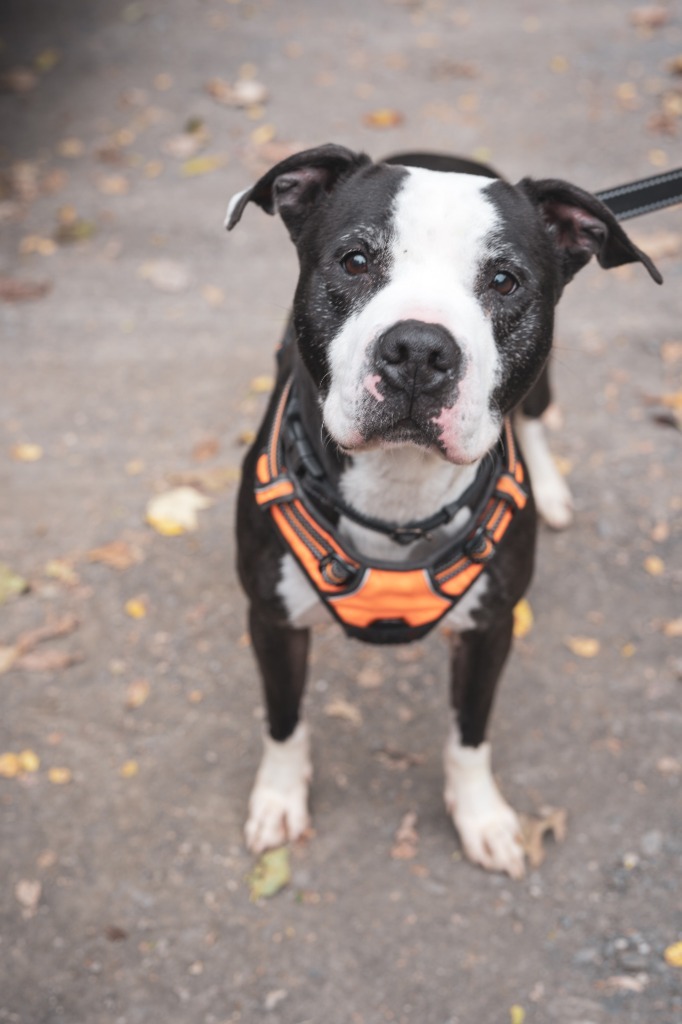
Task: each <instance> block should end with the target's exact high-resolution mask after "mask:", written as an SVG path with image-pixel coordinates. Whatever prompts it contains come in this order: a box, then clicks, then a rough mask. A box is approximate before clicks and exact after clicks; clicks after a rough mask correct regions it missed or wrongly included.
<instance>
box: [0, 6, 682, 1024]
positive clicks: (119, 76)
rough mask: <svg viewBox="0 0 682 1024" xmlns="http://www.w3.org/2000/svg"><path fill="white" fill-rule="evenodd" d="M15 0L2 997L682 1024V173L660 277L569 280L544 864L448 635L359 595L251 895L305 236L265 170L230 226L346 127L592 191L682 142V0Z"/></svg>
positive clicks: (7, 323) (36, 1013) (124, 1018)
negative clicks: (516, 858) (253, 463)
mask: <svg viewBox="0 0 682 1024" xmlns="http://www.w3.org/2000/svg"><path fill="white" fill-rule="evenodd" d="M0 19H1V21H2V25H1V27H0V41H1V43H2V49H1V50H0V62H1V65H2V69H3V70H2V83H3V92H2V94H0V119H1V121H0V124H1V127H0V160H1V172H0V216H1V218H2V220H1V227H2V251H1V254H0V296H1V298H2V301H0V322H1V324H2V340H1V342H0V345H1V348H0V352H1V363H0V562H2V563H4V564H5V565H6V566H8V567H9V568H10V569H11V571H12V574H13V578H14V577H16V576H19V577H21V578H23V579H24V580H25V581H26V583H27V586H28V589H25V590H24V592H23V593H21V594H19V595H15V596H8V597H7V599H6V600H5V601H4V603H2V604H1V605H0V673H1V675H0V687H1V689H0V699H1V700H2V708H3V712H2V720H1V721H0V830H1V835H2V844H1V848H0V864H1V872H2V873H1V875H0V877H1V878H2V886H1V887H0V914H1V925H0V1021H8V1022H21V1024H48V1022H49V1024H157V1022H158V1024H161V1022H163V1024H176V1022H178V1024H179V1022H183V1024H184V1022H192V1024H228V1022H236V1021H242V1022H249V1024H250V1022H253V1021H261V1020H262V1021H270V1022H272V1024H308V1022H310V1024H320V1022H325V1024H378V1022H384V1021H395V1022H401V1024H402V1022H410V1024H412V1022H419V1024H474V1022H475V1024H521V1022H525V1024H545V1022H557V1024H679V1022H680V1021H682V969H680V967H679V964H678V966H675V963H676V954H675V950H676V949H678V953H679V947H676V945H675V944H676V943H679V942H680V940H682V898H681V895H680V891H681V890H680V870H681V868H682V811H681V806H680V780H681V778H682V756H681V754H680V750H681V749H682V735H681V734H682V714H681V712H680V686H681V678H682V651H681V650H680V638H679V634H680V619H679V616H680V614H681V613H682V602H681V601H680V591H681V583H682V566H681V564H680V557H679V542H680V533H681V529H682V522H681V521H682V492H681V490H680V429H679V426H680V420H679V408H680V405H679V395H680V388H681V387H682V383H681V380H680V378H681V371H682V334H681V332H680V323H681V322H682V318H681V316H680V314H681V312H682V309H681V307H682V287H681V285H682V259H681V257H682V210H680V209H675V210H669V211H666V212H661V213H657V214H651V215H647V216H645V217H641V218H639V219H638V220H636V221H632V222H631V228H632V233H633V236H635V237H636V238H637V241H638V242H639V244H641V245H642V246H643V247H644V248H645V249H647V251H649V252H650V253H651V255H652V256H654V258H655V259H656V261H657V262H658V264H659V266H660V269H661V271H662V273H663V275H664V277H665V284H664V286H663V287H662V288H657V287H656V285H654V284H653V283H652V282H651V281H650V280H649V278H648V276H647V275H646V273H645V272H644V270H643V269H642V268H640V267H628V268H624V269H622V270H618V271H612V272H609V273H606V272H604V271H602V270H600V269H599V267H596V266H594V267H593V266H590V267H588V268H587V269H586V270H584V271H583V272H582V273H581V275H580V277H579V278H578V279H577V280H576V281H575V282H574V283H573V284H571V286H570V287H569V289H568V290H567V292H566V295H565V297H564V299H563V300H562V304H561V307H560V315H559V325H558V332H557V338H556V347H555V354H554V379H555V388H556V393H557V397H558V401H559V404H560V407H561V410H562V418H563V425H562V426H561V429H560V430H558V431H556V432H555V433H554V434H553V436H552V445H553V448H554V450H555V452H556V454H557V456H558V458H559V460H560V465H561V467H562V470H563V471H564V472H566V473H567V474H568V478H569V481H570V485H571V487H572V489H573V492H574V495H575V500H576V520H575V524H574V525H573V527H572V528H571V529H570V530H568V531H566V532H564V533H552V532H550V531H549V530H547V529H543V530H542V532H541V536H540V544H539V556H538V568H537V572H536V577H535V581H534V584H533V587H532V590H531V592H530V594H529V601H530V605H531V608H532V611H533V616H534V624H533V627H532V629H531V631H530V632H529V633H527V635H526V636H525V637H523V638H521V639H519V640H518V641H517V643H516V646H515V651H514V654H513V656H512V659H511V661H510V663H509V666H508V668H507V671H506V673H505V679H504V681H503V684H502V687H501V692H500V696H499V700H498V702H497V708H496V713H495V716H494V721H493V725H492V740H493V750H494V764H495V769H496V772H497V774H498V776H499V778H500V782H501V786H502V788H503V790H504V792H505V794H506V795H507V797H508V799H509V800H510V802H511V803H512V804H513V805H514V806H515V807H516V808H517V809H518V810H520V811H523V812H525V813H527V814H531V815H536V816H542V814H543V813H544V812H543V809H544V808H547V807H551V808H554V809H561V810H565V811H566V814H567V822H568V827H567V834H566V837H565V839H564V841H563V842H561V843H555V842H553V841H551V839H550V840H549V841H548V842H547V843H546V846H545V853H546V857H545V860H544V862H543V863H542V864H541V865H539V866H538V867H533V868H531V869H530V870H529V872H528V874H527V877H526V878H525V879H524V880H523V881H522V882H518V883H514V882H511V881H510V880H508V879H507V878H505V877H501V876H497V875H490V874H486V873H484V872H483V871H481V870H478V869H476V868H474V867H472V866H471V865H470V864H468V863H467V862H466V861H464V860H463V859H462V856H461V853H460V849H459V845H458V841H457V838H456V836H455V834H454V831H453V828H452V826H451V824H450V823H449V821H448V819H447V816H446V814H445V811H444V808H443V804H442V796H441V790H442V780H441V747H442V743H443V740H444V738H445V732H446V715H445V708H446V706H447V679H446V657H445V643H444V641H443V639H442V638H441V637H439V636H438V635H436V636H434V637H433V638H431V639H429V640H428V641H425V642H423V643H421V644H419V645H416V646H415V647H410V648H396V649H394V650H376V649H373V648H369V647H363V646H361V645H359V644H349V643H348V642H347V641H344V640H342V639H341V638H340V636H339V635H338V634H337V633H336V632H335V631H334V630H333V629H331V628H330V629H327V630H323V631H320V632H318V633H317V634H316V636H315V643H314V653H313V660H312V664H311V672H310V686H309V696H308V701H307V716H308V719H309V722H310V723H311V727H312V732H313V742H314V757H315V766H316V775H315V780H314V785H313V814H314V826H315V833H314V835H313V836H312V837H311V838H310V839H309V840H308V841H306V842H305V843H302V844H299V845H297V846H296V848H294V849H293V850H292V851H291V853H290V861H291V880H290V882H289V884H288V885H287V886H286V887H285V888H283V889H282V890H281V891H280V892H278V893H277V894H276V895H275V896H273V897H271V898H269V899H256V900H254V899H252V898H251V894H250V885H249V882H248V876H249V873H250V872H251V870H252V868H253V858H252V857H251V856H250V855H249V854H248V853H247V851H246V849H245V846H244V842H243V837H242V825H243V821H244V818H245V813H246V804H247V800H248V794H249V789H250V785H251V782H252V779H253V775H254V772H255V770H256V767H257V764H258V759H259V755H260V733H261V727H262V724H261V715H262V712H261V704H260V696H259V692H258V682H257V678H256V673H255V669H254V665H253V662H252V654H251V651H250V650H249V646H248V636H247V635H246V626H245V602H244V599H243V597H242V595H241V593H240V591H239V589H238V585H237V581H236V576H235V571H234V568H233V565H234V541H233V528H232V519H233V504H234V495H235V487H236V480H237V478H238V466H239V463H240V460H241V458H242V456H243V452H244V443H245V441H246V439H247V438H248V436H249V431H253V429H254V428H255V427H256V426H257V423H258V421H259V417H260V415H261V413H262V410H263V408H264V403H265V401H266V395H265V394H264V393H263V389H264V388H267V378H268V377H270V376H271V374H272V366H273V350H274V346H275V344H276V341H277V338H278V335H279V332H280V331H281V328H282V325H283V322H284V320H285V317H286V312H287V308H288V304H289V302H290V298H291V294H292V290H293V286H294V283H295V276H296V266H295V258H294V253H293V250H292V248H291V247H290V244H289V242H288V239H287V237H286V234H285V232H284V229H283V227H282V225H281V224H279V223H278V222H277V221H276V220H274V219H271V218H268V217H266V216H264V215H263V214H262V213H261V212H260V211H258V210H257V209H255V208H253V209H250V210H248V211H247V214H245V216H244V218H243V220H242V223H241V224H240V225H239V228H238V229H237V230H235V231H234V232H233V233H232V234H231V235H230V236H229V237H228V236H226V235H225V234H224V231H223V228H222V220H223V216H224V210H225V206H226V203H227V200H228V199H229V197H230V196H231V195H232V194H233V193H234V192H235V191H237V190H239V189H241V188H244V187H245V186H246V185H248V183H249V182H250V181H252V180H253V179H254V176H255V175H257V174H259V173H260V172H261V171H263V170H265V169H266V168H267V167H268V166H270V165H271V164H272V163H273V162H275V161H276V160H278V159H279V158H280V157H281V156H283V155H286V154H287V153H289V152H292V151H294V150H295V149H297V148H303V147H305V146H309V145H316V144H318V143H321V142H326V141H337V142H340V143H343V144H345V145H348V146H351V147H354V148H358V149H363V150H365V151H367V152H369V153H370V154H371V155H372V156H374V157H380V156H381V155H383V154H386V153H389V152H393V151H396V150H399V149H404V148H410V149H415V148H430V149H438V150H446V151H452V152H455V153H458V154H461V155H464V156H474V157H477V158H479V159H485V160H487V161H489V162H491V163H492V164H494V165H495V166H496V167H497V168H498V169H499V170H500V171H501V172H502V173H503V174H505V175H506V176H508V177H509V178H510V179H511V180H517V179H518V178H520V177H521V176H523V175H532V176H535V177H542V176H560V177H564V178H566V179H568V180H570V181H573V182H575V183H576V184H579V185H581V186H583V187H585V188H588V189H593V190H598V189H602V188H608V187H610V186H613V185H617V184H620V183H622V182H624V181H629V180H633V179H636V178H639V177H643V176H646V175H648V174H652V173H655V172H656V171H659V170H665V169H667V168H672V167H674V166H676V165H678V164H679V163H680V162H681V161H680V155H681V149H682V147H681V146H680V136H679V131H680V114H681V111H682V79H681V78H680V76H679V68H680V64H679V60H680V54H682V16H681V14H680V9H679V6H677V5H675V4H673V3H669V4H664V5H663V6H661V7H641V6H636V5H634V4H631V3H626V2H613V3H608V4H595V3H587V2H585V0H572V2H570V3H569V2H554V3H548V4H540V3H536V2H531V0H527V2H518V3H500V2H492V0H484V2H481V3H478V4H475V5H474V4H463V5H458V6H454V5H451V4H448V3H445V2H431V3H429V2H425V3H420V2H418V0H415V2H406V3H389V2H380V0H377V2H376V3H373V4H368V3H361V2H359V0H347V2H346V3H344V4H343V5H341V4H331V3H314V2H312V0H307V2H302V3H297V2H290V3H284V2H276V0H272V2H269V3H268V2H264V0H251V2H248V0H242V2H225V0H206V2H197V0H184V2H180V0H165V2H162V0H134V2H123V3H121V2H118V0H109V2H108V3H105V2H104V0H62V2H55V3H38V2H36V0H22V2H21V3H20V2H18V0H12V2H9V0H5V3H4V4H3V7H2V11H1V12H0ZM676 58H677V63H675V59H676ZM675 68H677V73H676V71H675ZM216 79H217V80H218V81H216ZM244 82H248V83H251V84H249V85H246V86H245V85H244ZM239 83H241V84H239ZM254 83H256V84H260V85H262V86H264V87H265V89H266V90H267V96H264V95H263V94H262V90H261V95H260V96H259V95H258V89H257V88H256V86H254ZM228 86H232V87H233V89H234V87H235V86H236V87H237V92H238V93H239V95H241V96H242V97H244V95H247V96H248V97H250V100H251V102H250V103H249V105H248V106H247V107H246V108H243V107H235V106H232V105H229V103H230V102H231V101H232V99H233V92H231V91H230V89H229V88H228ZM254 88H256V92H255V93H254V91H253V90H254ZM244 90H246V92H244ZM249 90H251V92H249ZM254 96H255V97H256V100H254ZM264 377H265V378H266V380H265V381H263V380H262V378H264ZM188 481H189V482H190V483H192V482H193V483H194V484H195V485H196V487H197V488H198V490H199V491H201V492H202V493H208V496H209V497H210V499H211V502H212V504H211V505H210V507H208V508H205V509H203V510H200V511H199V512H198V525H197V529H196V530H193V531H188V532H185V533H182V534H181V535H178V536H164V535H161V534H159V533H158V532H157V531H156V530H155V529H153V528H152V527H151V526H150V525H148V524H147V523H146V522H145V517H146V510H147V506H148V502H149V501H150V500H151V499H152V498H153V497H154V496H155V495H157V494H159V493H163V492H165V491H166V490H168V489H170V488H172V487H174V486H177V485H178V483H185V484H186V483H187V482H188ZM194 493H197V490H196V488H195V491H194ZM112 544H114V545H115V546H114V547H112ZM102 548H104V549H105V553H104V554H102V552H101V549H102ZM42 627H45V628H44V630H43V631H42V632H40V633H37V634H36V632H35V630H37V629H42ZM576 641H578V642H576ZM581 642H582V643H581ZM406 815H416V820H415V819H410V820H412V821H413V822H414V825H413V830H414V833H415V836H416V838H414V839H413V840H412V841H411V848H410V849H409V850H407V851H405V850H403V851H402V852H403V853H405V852H407V853H408V854H409V855H408V856H398V855H396V838H395V837H396V833H397V831H398V830H399V828H400V825H401V822H403V821H404V819H405V816H406Z"/></svg>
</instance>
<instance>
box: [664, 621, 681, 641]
mask: <svg viewBox="0 0 682 1024" xmlns="http://www.w3.org/2000/svg"><path fill="white" fill-rule="evenodd" d="M663 633H664V635H665V636H670V637H678V636H682V618H679V619H671V620H670V621H669V622H666V623H665V625H664V626H663Z"/></svg>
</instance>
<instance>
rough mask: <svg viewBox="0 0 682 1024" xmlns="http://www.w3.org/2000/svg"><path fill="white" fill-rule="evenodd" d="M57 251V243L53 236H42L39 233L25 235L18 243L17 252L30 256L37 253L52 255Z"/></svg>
mask: <svg viewBox="0 0 682 1024" xmlns="http://www.w3.org/2000/svg"><path fill="white" fill-rule="evenodd" d="M56 251H57V243H56V242H55V241H54V239H53V238H42V237H41V236H40V235H26V237H25V238H22V240H21V242H20V243H19V252H20V253H21V255H22V256H30V255H31V254H32V253H37V254H38V255H39V256H54V254H55V253H56Z"/></svg>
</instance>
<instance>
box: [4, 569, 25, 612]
mask: <svg viewBox="0 0 682 1024" xmlns="http://www.w3.org/2000/svg"><path fill="white" fill-rule="evenodd" d="M27 590H28V581H27V580H25V579H24V578H23V576H20V575H19V574H18V573H16V572H14V571H13V570H12V569H10V567H9V566H8V565H5V563H4V562H0V604H4V602H5V601H7V599H8V598H10V597H16V595H17V594H23V593H25V591H27Z"/></svg>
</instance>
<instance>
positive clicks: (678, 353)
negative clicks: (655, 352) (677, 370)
mask: <svg viewBox="0 0 682 1024" xmlns="http://www.w3.org/2000/svg"><path fill="white" fill-rule="evenodd" d="M661 359H662V360H663V362H664V363H665V364H666V365H667V366H672V365H673V364H674V363H679V362H680V361H682V341H664V342H663V344H662V345H661Z"/></svg>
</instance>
